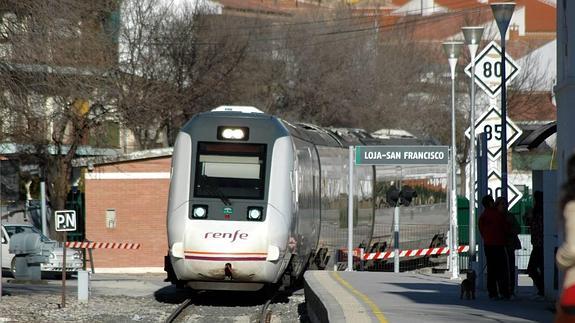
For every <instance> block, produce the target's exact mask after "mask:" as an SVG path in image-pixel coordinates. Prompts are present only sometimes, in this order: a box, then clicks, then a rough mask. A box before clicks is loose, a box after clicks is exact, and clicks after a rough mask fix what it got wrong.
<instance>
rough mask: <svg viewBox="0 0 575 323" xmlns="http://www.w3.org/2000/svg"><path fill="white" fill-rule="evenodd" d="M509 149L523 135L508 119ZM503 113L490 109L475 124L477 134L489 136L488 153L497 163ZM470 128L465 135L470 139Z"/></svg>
mask: <svg viewBox="0 0 575 323" xmlns="http://www.w3.org/2000/svg"><path fill="white" fill-rule="evenodd" d="M506 124H507V148H509V147H511V145H512V144H513V143H514V142H515V141H516V140H517V139H519V137H520V136H521V134H522V133H523V132H522V131H521V129H519V128H518V127H517V126H516V125H515V123H513V121H511V120H510V119H509V118H507V122H506ZM501 128H502V127H501V113H499V111H498V109H497V108H496V107H494V106H491V107H489V110H487V111H486V112H485V113H483V114H482V115H481V116H480V117H479V118H478V119H477V121H476V122H475V134H476V135H479V134H480V133H485V135H486V136H487V151H488V152H489V154H488V155H489V159H491V160H493V161H495V160H497V159H499V157H500V155H501V130H502V129H501ZM469 133H470V131H469V128H468V129H467V131H465V135H466V136H467V138H469Z"/></svg>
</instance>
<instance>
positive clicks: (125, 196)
mask: <svg viewBox="0 0 575 323" xmlns="http://www.w3.org/2000/svg"><path fill="white" fill-rule="evenodd" d="M170 162H171V158H170V157H163V158H154V159H144V160H138V161H129V162H122V163H114V164H106V165H102V166H96V167H95V168H94V170H93V171H92V172H91V173H90V174H91V175H87V176H86V181H85V188H86V238H87V239H88V240H91V241H95V242H131V243H139V244H140V249H137V250H122V249H94V250H93V259H94V266H95V267H96V268H119V267H162V268H163V266H164V258H163V257H164V256H165V255H166V253H167V248H168V246H167V234H166V211H167V201H168V190H169V179H168V177H169V171H170ZM133 173H138V175H137V176H136V177H137V178H129V179H127V178H126V177H129V176H130V175H132V176H133V175H134V174H133ZM98 175H107V176H106V177H103V176H102V178H101V179H98ZM148 175H150V176H148ZM156 177H160V178H156ZM108 209H114V210H115V212H116V227H115V228H109V227H108V226H107V223H106V211H107V210H108Z"/></svg>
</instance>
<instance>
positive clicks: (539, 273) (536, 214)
mask: <svg viewBox="0 0 575 323" xmlns="http://www.w3.org/2000/svg"><path fill="white" fill-rule="evenodd" d="M527 223H529V227H530V228H531V245H532V246H533V250H531V255H530V256H529V264H528V265H527V273H528V274H529V277H531V279H533V285H535V287H536V288H537V295H539V296H544V295H545V284H544V277H545V276H544V272H543V192H541V191H535V192H534V193H533V209H532V210H531V212H530V216H529V218H528V219H527Z"/></svg>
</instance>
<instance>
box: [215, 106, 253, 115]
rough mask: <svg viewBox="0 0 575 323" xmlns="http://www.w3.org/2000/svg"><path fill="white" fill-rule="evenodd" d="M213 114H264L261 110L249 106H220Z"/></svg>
mask: <svg viewBox="0 0 575 323" xmlns="http://www.w3.org/2000/svg"><path fill="white" fill-rule="evenodd" d="M212 111H213V112H241V113H264V112H263V111H262V110H260V109H258V108H256V107H250V106H239V105H222V106H219V107H217V108H215V109H212Z"/></svg>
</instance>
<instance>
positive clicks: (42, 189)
mask: <svg viewBox="0 0 575 323" xmlns="http://www.w3.org/2000/svg"><path fill="white" fill-rule="evenodd" d="M40 210H41V213H42V214H41V216H42V233H43V234H44V235H45V236H46V237H48V238H49V237H50V234H49V233H48V221H47V219H46V182H45V181H44V179H42V180H41V181H40Z"/></svg>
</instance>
